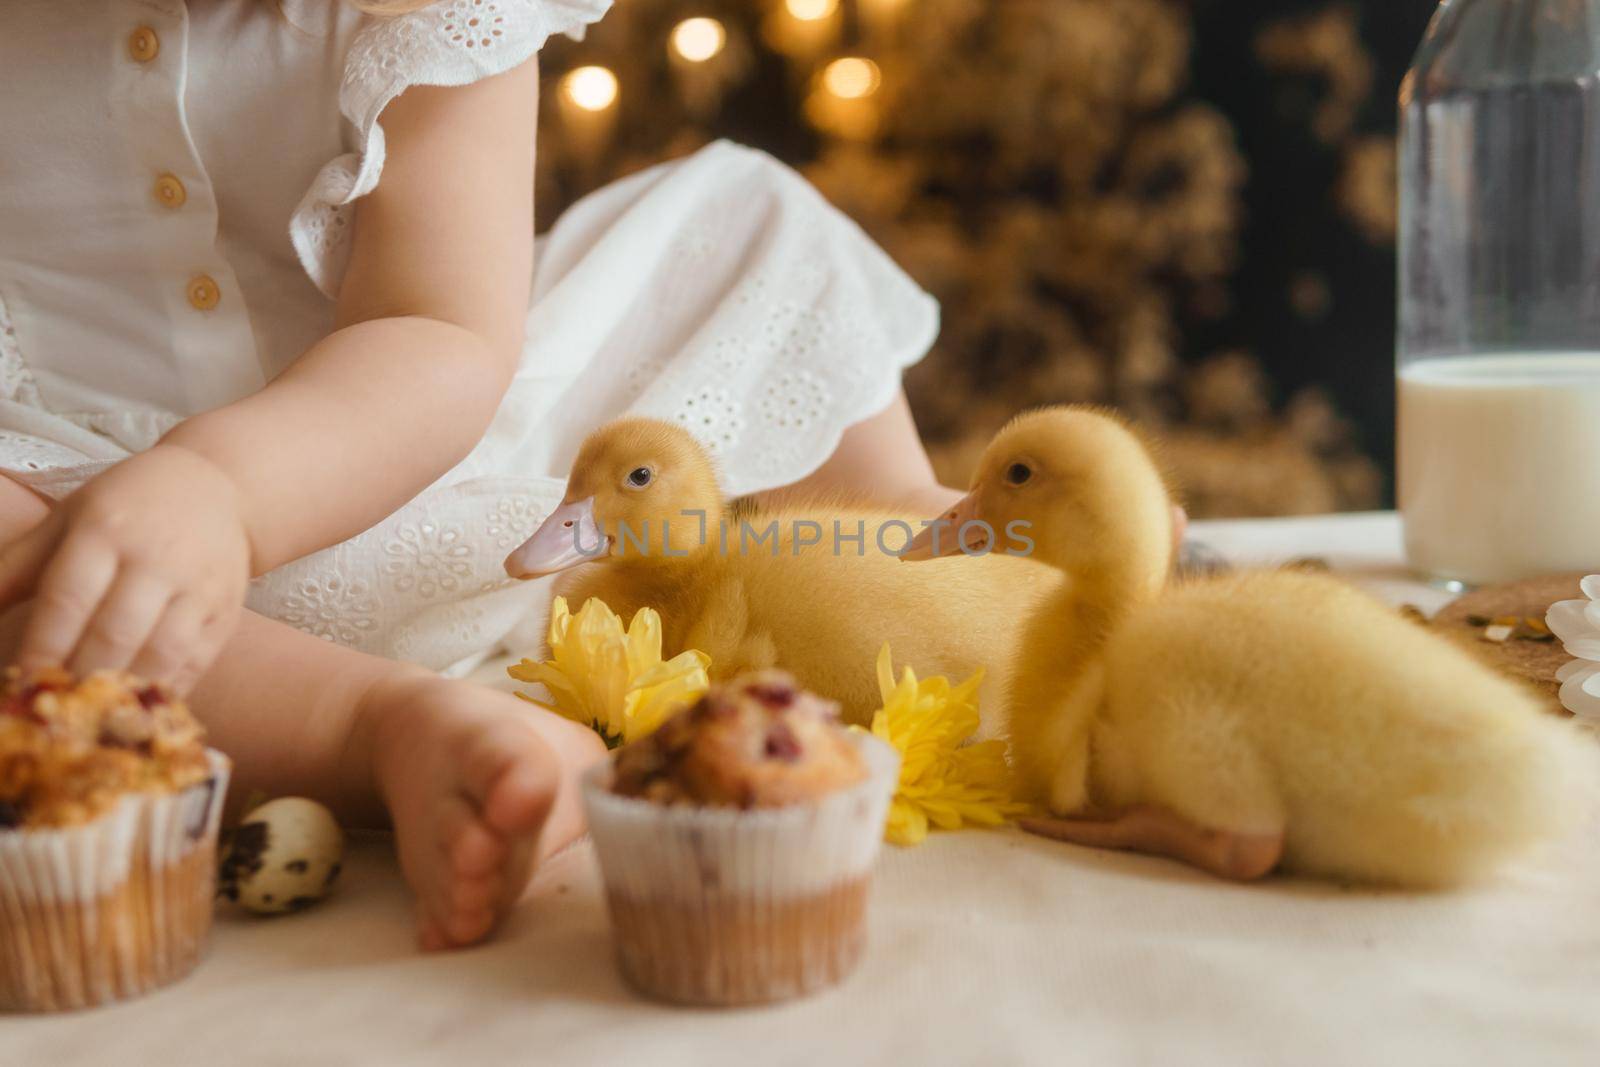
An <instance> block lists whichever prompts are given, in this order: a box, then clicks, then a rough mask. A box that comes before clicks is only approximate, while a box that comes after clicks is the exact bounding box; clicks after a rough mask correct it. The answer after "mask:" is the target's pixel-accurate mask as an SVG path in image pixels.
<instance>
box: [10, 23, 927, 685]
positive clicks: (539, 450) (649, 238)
mask: <svg viewBox="0 0 1600 1067" xmlns="http://www.w3.org/2000/svg"><path fill="white" fill-rule="evenodd" d="M609 4H610V0H442V2H440V3H437V4H435V5H433V6H431V7H428V8H425V9H423V10H422V11H420V12H417V13H415V14H412V15H409V16H404V17H401V18H398V19H392V20H375V19H370V18H368V17H366V16H363V15H361V14H359V13H358V12H355V11H354V10H353V9H351V8H350V7H348V6H347V5H344V4H340V3H336V2H334V0H284V2H283V3H282V4H281V9H280V7H279V6H278V5H274V4H272V3H265V2H262V0H207V2H198V3H194V4H184V3H182V2H180V0H6V3H5V4H4V5H3V7H0V472H4V473H5V474H7V475H9V476H11V477H13V478H15V479H17V480H19V481H22V482H25V483H27V484H29V485H31V486H33V487H34V488H36V489H38V490H39V491H40V492H42V493H44V494H46V495H48V496H52V497H60V496H63V495H65V494H66V493H69V492H71V491H72V490H73V489H75V488H76V487H77V486H79V485H81V484H82V483H83V482H84V481H85V480H86V479H87V478H89V477H91V476H92V475H94V474H95V473H97V472H98V471H100V470H103V469H104V468H105V467H106V466H108V465H110V464H111V463H114V462H116V461H118V460H120V459H122V458H124V457H126V456H128V455H129V454H131V453H132V452H135V451H138V450H140V449H144V448H147V447H149V446H150V445H151V444H153V443H154V442H155V441H156V440H157V438H159V437H160V435H161V434H162V433H164V432H165V431H166V430H168V429H170V428H171V427H172V426H173V425H175V424H176V423H177V422H178V421H180V420H181V419H183V418H185V417H187V416H189V415H193V414H196V413H198V412H201V411H205V410H208V409H210V408H213V407H216V406H218V405H222V404H226V403H229V402H231V401H234V400H237V399H239V398H241V397H243V396H247V395H249V394H250V393H252V392H254V391H256V390H259V389H261V388H262V387H263V386H264V385H265V384H266V383H267V382H268V381H270V380H271V379H272V378H273V377H274V376H275V375H276V374H278V373H279V372H281V371H282V370H283V369H284V368H285V367H286V366H288V365H289V364H290V363H291V362H292V361H293V360H294V359H295V358H297V357H298V356H299V355H300V354H301V353H302V352H303V351H305V349H306V348H308V347H309V346H310V345H312V344H313V343H314V342H316V341H317V340H318V339H319V338H320V337H322V336H324V335H325V334H327V333H328V332H329V331H330V330H331V329H332V324H333V296H334V295H335V294H336V293H337V291H338V288H339V283H340V278H341V276H342V273H343V269H344V263H345V260H346V257H347V255H348V251H349V249H348V231H349V225H348V220H349V218H350V214H351V211H352V204H353V201H355V200H356V199H357V198H359V197H360V196H362V195H364V194H365V193H367V192H370V191H371V190H372V189H373V188H375V187H376V185H377V184H378V183H379V182H380V181H381V180H382V171H383V160H384V141H383V128H382V127H381V126H380V125H379V122H378V120H379V117H380V115H381V113H382V111H383V108H384V106H385V105H386V104H387V103H388V102H389V101H390V100H391V99H393V98H394V97H395V96H397V95H398V94H399V93H400V92H402V91H403V90H404V89H405V88H406V87H407V86H409V85H414V84H430V85H461V84H466V83H469V82H472V81H474V80H477V79H479V78H483V77H487V76H490V75H492V74H495V73H499V72H501V71H505V70H508V69H510V68H512V67H514V66H516V65H518V64H520V63H522V62H524V61H525V60H527V59H528V58H529V57H530V56H532V55H533V54H534V53H535V52H536V51H537V50H538V49H539V48H540V47H541V46H542V45H543V44H544V42H545V41H546V40H547V39H548V38H549V37H550V36H551V35H552V34H556V33H566V34H572V35H575V36H576V35H581V33H582V30H583V28H584V27H585V26H586V25H587V24H589V23H591V22H593V21H594V20H596V19H598V18H599V17H600V16H601V15H603V14H604V13H605V11H606V9H607V8H608V7H609ZM937 321H938V311H937V307H936V305H935V304H934V302H933V301H932V299H931V298H930V297H928V296H927V295H926V294H925V293H923V292H922V291H921V290H920V289H918V288H917V287H916V286H915V285H914V284H913V283H912V282H911V281H910V280H909V279H908V278H907V277H906V276H905V275H904V274H902V273H901V272H900V271H899V270H898V269H897V268H896V267H895V266H894V264H893V263H891V262H890V261H889V260H888V259H887V258H886V257H885V256H884V254H883V253H882V252H881V251H880V250H879V249H878V248H877V247H876V246H874V245H873V244H872V243H871V242H870V241H869V240H868V239H867V238H866V237H865V236H864V235H863V234H862V233H861V232H860V230H859V229H857V227H856V226H855V225H854V224H853V223H851V222H850V221H849V220H847V219H846V218H844V217H843V216H842V215H840V214H839V213H838V212H836V211H834V210H833V209H832V208H830V207H829V206H828V205H827V204H825V203H824V202H823V201H822V200H821V198H820V197H819V196H818V195H817V194H816V193H815V192H814V191H813V190H812V189H811V188H810V187H809V186H808V185H807V184H806V183H805V182H804V181H803V180H802V179H801V178H799V177H798V176H797V175H795V174H794V173H792V172H791V171H789V170H787V169H785V168H784V167H782V166H781V165H779V164H778V163H776V162H774V161H773V160H772V159H770V158H768V157H766V156H764V155H762V154H760V153H757V152H753V151H750V150H748V149H744V148H740V147H737V146H734V145H731V144H725V143H723V144H715V145H712V146H711V147H709V148H706V149H704V150H703V151H701V152H699V153H697V154H696V155H693V156H691V157H689V158H687V159H684V160H681V161H677V162H674V163H670V164H666V165H663V166H658V167H656V168H654V169H652V170H649V171H646V172H643V173H640V174H637V175H634V176H632V177H630V178H627V179H625V180H623V181H620V182H617V183H615V184H613V185H611V186H609V187H607V188H605V189H602V190H600V191H599V192H597V193H595V194H594V195H592V196H590V197H588V198H587V199H585V200H583V201H582V202H581V203H579V204H577V205H575V206H574V207H573V208H572V209H571V210H570V211H568V212H567V213H566V215H565V216H563V217H562V219H561V220H560V221H559V222H558V223H557V225H556V226H555V228H554V229H553V230H552V231H551V233H550V234H549V235H548V236H546V237H544V238H542V239H540V241H539V242H538V245H537V257H536V268H535V276H534V281H533V292H532V299H531V305H530V308H529V312H528V321H527V336H528V338H529V341H528V344H527V346H526V350H525V351H524V353H523V358H522V363H521V368H520V370H519V371H518V373H517V375H516V379H515V381H514V383H513V384H512V386H511V388H510V391H509V393H508V394H507V396H506V399H505V401H504V403H503V405H502V406H501V409H500V412H499V414H498V415H497V417H496V418H495V420H494V422H493V424H492V426H491V427H490V429H489V431H488V433H487V434H486V435H485V436H484V438H483V440H482V442H481V443H480V444H479V446H478V447H477V448H476V449H475V450H474V451H473V453H472V454H471V455H470V456H469V457H468V458H467V459H466V460H465V461H464V462H462V463H461V464H460V465H459V466H457V467H456V468H455V469H454V470H452V471H450V473H449V474H447V475H445V476H444V477H443V478H441V479H440V480H439V481H438V482H436V483H435V484H434V485H433V486H431V487H430V488H428V489H427V490H425V491H424V492H423V493H421V494H420V495H419V496H418V497H417V498H416V499H415V500H413V501H412V502H411V503H409V504H407V505H406V506H405V507H403V508H401V509H400V510H399V511H398V512H396V513H395V514H393V515H391V516H389V517H388V518H387V519H384V520H383V521H382V522H380V523H378V524H377V525H376V526H374V527H372V528H371V529H369V530H367V531H366V532H365V533H362V534H360V535H359V536H357V537H354V538H352V539H351V540H349V541H346V542H344V543H343V544H340V545H336V546H334V547H332V548H329V549H326V550H324V551H321V552H318V553H315V554H313V555H311V556H308V557H306V558H304V559H301V560H299V561H297V562H295V563H291V564H289V565H287V566H284V567H281V568H279V569H278V570H276V571H273V572H272V573H270V574H268V575H265V576H263V577H262V578H260V579H258V580H257V581H256V582H255V584H254V586H253V589H252V592H251V595H250V601H249V605H250V607H251V608H252V609H253V610H255V611H257V612H260V613H262V614H264V615H267V616H269V617H271V618H275V619H279V620H282V621H283V622H286V623H288V624H289V625H292V626H295V627H298V628H300V629H301V630H304V631H306V632H307V633H311V634H315V635H317V636H319V637H323V638H326V639H328V640H331V641H337V642H340V643H342V644H346V645H349V646H351V647H353V648H358V649H361V650H364V651H367V652H373V653H377V654H380V655H384V656H389V657H392V658H397V659H405V660H410V661H413V662H417V663H421V664H424V665H427V666H431V667H434V668H439V669H445V668H448V667H451V666H453V665H454V666H460V665H463V664H468V663H470V662H471V661H473V660H474V659H477V658H481V657H482V656H483V655H485V654H487V653H489V652H492V651H494V650H495V649H496V648H497V647H499V646H500V645H502V644H503V643H506V642H507V641H508V640H509V641H511V642H512V643H516V644H519V645H520V643H521V642H532V641H534V640H536V635H537V632H538V629H539V627H540V626H541V625H542V618H543V612H544V609H545V607H546V604H547V601H548V599H549V590H548V588H547V587H546V586H544V585H543V583H515V582H511V581H509V580H508V579H507V578H506V577H505V574H504V572H503V570H502V568H501V563H502V560H503V558H504V556H505V554H506V553H507V551H508V550H510V549H511V548H513V547H515V546H516V545H517V544H518V543H519V542H520V541H522V540H523V539H524V538H525V537H526V536H527V535H528V534H529V533H530V532H531V531H532V529H533V528H534V527H535V526H536V525H537V523H538V522H539V521H540V519H541V518H542V517H543V516H544V515H545V514H546V513H547V512H548V511H549V510H550V509H551V508H552V507H553V506H554V505H555V503H556V502H557V501H558V500H559V499H560V497H561V493H562V482H563V479H564V477H565V474H566V469H567V465H568V463H569V462H570V461H571V458H572V456H573V455H574V453H575V452H576V449H577V446H578V444H579V442H580V441H581V439H582V437H583V435H584V434H585V433H586V432H587V431H588V430H590V429H592V428H593V427H594V426H596V425H598V424H599V423H601V422H603V421H605V420H606V419H609V418H612V417H615V416H617V415H620V414H623V413H625V412H631V413H638V414H646V415H653V416H658V417H662V418H668V419H676V420H678V421H680V422H682V423H683V424H684V425H686V426H687V427H689V428H690V429H691V430H692V431H693V432H694V433H695V434H696V435H697V436H699V437H700V439H701V440H702V441H704V442H705V443H706V444H707V445H708V446H709V447H710V448H711V449H712V450H713V451H714V452H715V453H716V454H717V456H718V457H719V461H720V464H721V467H722V471H723V475H724V479H725V483H726V489H727V490H728V491H729V492H730V493H734V494H737V493H745V492H750V491H753V490H757V489H762V488H767V487H771V486H775V485H781V484H784V483H786V482H789V481H793V480H795V479H797V478H799V477H801V476H803V475H805V474H806V473H808V472H809V471H811V470H813V469H815V468H816V467H817V466H818V465H819V464H820V463H821V462H822V461H823V460H824V459H825V458H826V457H827V456H828V455H829V454H830V453H831V452H832V450H833V448H834V447H835V445H836V444H837V442H838V440H839V437H840V434H841V433H842V432H843V431H844V429H845V428H846V427H847V426H849V425H850V424H852V423H854V422H857V421H859V420H861V419H863V418H865V417H867V416H869V415H871V414H874V413H876V412H877V411H880V410H882V409H883V408H884V407H885V406H886V405H887V404H888V403H889V402H890V401H891V400H892V398H893V397H894V395H895V391H896V389H897V388H898V384H899V379H900V372H901V370H902V369H903V368H904V367H905V366H906V365H908V364H910V363H912V362H914V361H915V360H916V359H918V358H920V356H921V355H922V354H923V353H924V352H925V351H926V349H927V348H928V346H929V345H930V344H931V343H932V341H933V338H934V335H935V333H936V331H937ZM441 417H449V416H448V413H441ZM353 476H355V477H359V474H356V475H353ZM306 506H307V507H315V506H316V502H315V501H313V500H308V501H306Z"/></svg>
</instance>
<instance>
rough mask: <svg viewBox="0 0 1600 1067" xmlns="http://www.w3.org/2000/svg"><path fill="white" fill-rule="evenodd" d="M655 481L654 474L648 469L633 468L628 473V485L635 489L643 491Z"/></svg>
mask: <svg viewBox="0 0 1600 1067" xmlns="http://www.w3.org/2000/svg"><path fill="white" fill-rule="evenodd" d="M654 480H655V473H654V472H653V471H652V470H651V469H650V468H649V467H635V468H633V470H631V471H629V472H628V484H629V485H631V486H633V487H634V488H635V489H643V488H644V487H645V486H647V485H649V484H650V483H651V482H652V481H654Z"/></svg>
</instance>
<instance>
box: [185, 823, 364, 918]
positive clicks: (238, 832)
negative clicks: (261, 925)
mask: <svg viewBox="0 0 1600 1067" xmlns="http://www.w3.org/2000/svg"><path fill="white" fill-rule="evenodd" d="M343 860H344V833H343V831H341V830H340V829H339V824H338V823H337V822H335V821H334V818H333V814H332V813H331V812H330V811H328V809H327V808H325V807H323V806H322V805H321V804H318V803H317V802H316V801H314V800H306V799H305V798H303V797H282V798H280V799H278V800H271V801H268V802H267V803H265V804H263V805H261V806H260V807H259V808H256V809H255V810H253V811H251V812H250V814H248V815H246V816H245V818H244V821H243V822H241V823H240V824H239V825H238V827H237V828H236V829H235V830H234V831H233V833H232V835H231V836H230V839H229V842H228V848H227V852H226V853H225V854H224V855H223V857H222V865H221V867H220V868H219V870H218V872H217V892H218V894H219V895H221V896H223V897H225V898H227V899H228V900H233V901H237V902H238V903H239V904H240V905H242V906H243V907H245V908H248V909H249V910H251V911H253V912H257V913H260V914H262V915H278V914H281V913H283V912H288V911H300V910H301V909H303V908H308V907H310V906H311V905H313V904H315V903H316V902H317V901H319V900H321V899H322V898H323V897H325V896H327V895H328V893H329V891H330V890H332V889H333V883H334V882H335V881H337V880H338V877H339V870H340V864H341V863H342V861H343Z"/></svg>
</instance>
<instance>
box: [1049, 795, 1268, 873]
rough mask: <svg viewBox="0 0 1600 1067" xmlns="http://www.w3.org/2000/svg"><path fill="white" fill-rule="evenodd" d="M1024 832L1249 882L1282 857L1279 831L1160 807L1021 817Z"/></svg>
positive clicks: (1266, 870)
mask: <svg viewBox="0 0 1600 1067" xmlns="http://www.w3.org/2000/svg"><path fill="white" fill-rule="evenodd" d="M1019 825H1020V826H1021V827H1022V828H1023V829H1024V830H1026V831H1028V832H1029V833H1030V834H1038V835H1040V836H1041V837H1049V838H1054V839H1055V840H1057V841H1067V842H1070V843H1072V844H1074V845H1085V846H1088V847H1089V848H1114V849H1121V850H1124V851H1128V852H1143V853H1147V854H1149V855H1152V856H1167V857H1170V858H1172V859H1175V860H1180V861H1182V862H1184V863H1187V864H1189V865H1190V866H1192V867H1198V868H1200V869H1201V870H1202V871H1206V872H1207V873H1209V874H1214V875H1216V876H1217V877H1219V878H1228V879H1232V880H1235V881H1251V880H1253V879H1256V878H1260V877H1262V876H1263V875H1266V874H1268V873H1269V872H1271V870H1272V869H1273V868H1274V867H1276V866H1277V865H1278V860H1279V859H1281V858H1282V856H1283V834H1282V833H1281V832H1279V833H1271V834H1244V833H1234V832H1231V831H1227V830H1209V829H1206V828H1205V827H1201V826H1196V825H1195V824H1194V823H1191V822H1188V821H1187V820H1185V819H1183V818H1180V817H1179V816H1177V815H1174V814H1173V813H1172V812H1170V811H1167V810H1166V809H1164V808H1151V807H1138V808H1129V809H1128V810H1127V811H1125V812H1123V813H1121V814H1120V815H1115V816H1111V817H1109V818H1104V819H1053V818H1051V819H1045V818H1027V819H1022V820H1021V821H1020V823H1019Z"/></svg>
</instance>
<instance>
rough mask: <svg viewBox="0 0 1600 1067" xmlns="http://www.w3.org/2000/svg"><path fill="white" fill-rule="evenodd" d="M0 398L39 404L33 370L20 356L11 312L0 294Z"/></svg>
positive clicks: (20, 350) (21, 402)
mask: <svg viewBox="0 0 1600 1067" xmlns="http://www.w3.org/2000/svg"><path fill="white" fill-rule="evenodd" d="M0 399H3V400H15V401H16V402H17V403H19V404H27V405H29V406H31V407H39V406H40V401H39V387H38V386H37V385H35V384H34V381H33V371H31V370H29V369H28V364H27V361H25V360H24V359H23V358H22V345H21V344H19V343H18V342H17V327H16V324H15V323H14V322H12V321H11V312H10V310H9V309H8V308H7V307H6V301H5V297H3V296H0Z"/></svg>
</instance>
